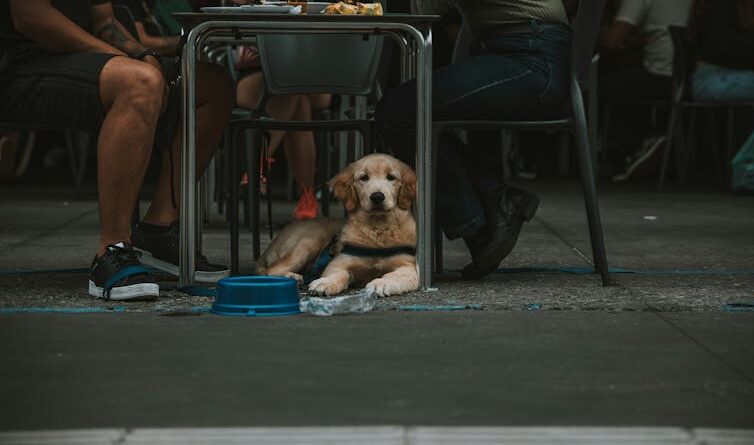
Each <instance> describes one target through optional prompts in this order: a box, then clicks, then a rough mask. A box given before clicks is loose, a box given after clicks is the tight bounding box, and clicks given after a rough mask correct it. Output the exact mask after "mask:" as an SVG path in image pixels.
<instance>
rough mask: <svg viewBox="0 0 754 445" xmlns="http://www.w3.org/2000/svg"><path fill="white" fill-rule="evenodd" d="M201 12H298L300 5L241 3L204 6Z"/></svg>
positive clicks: (299, 11)
mask: <svg viewBox="0 0 754 445" xmlns="http://www.w3.org/2000/svg"><path fill="white" fill-rule="evenodd" d="M201 10H202V12H206V13H208V14H213V13H216V12H233V13H244V14H300V13H301V7H300V6H291V5H269V4H268V5H241V6H205V7H203V8H201Z"/></svg>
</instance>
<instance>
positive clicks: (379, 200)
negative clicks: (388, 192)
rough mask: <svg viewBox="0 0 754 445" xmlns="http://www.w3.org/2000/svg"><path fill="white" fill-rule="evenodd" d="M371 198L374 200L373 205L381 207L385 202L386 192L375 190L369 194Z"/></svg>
mask: <svg viewBox="0 0 754 445" xmlns="http://www.w3.org/2000/svg"><path fill="white" fill-rule="evenodd" d="M369 200H370V201H372V207H377V208H381V207H382V206H383V204H384V203H385V194H384V193H382V192H374V193H372V194H371V195H369Z"/></svg>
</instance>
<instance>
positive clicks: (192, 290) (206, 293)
mask: <svg viewBox="0 0 754 445" xmlns="http://www.w3.org/2000/svg"><path fill="white" fill-rule="evenodd" d="M176 290H177V291H178V292H180V293H182V294H186V295H191V296H192V297H212V298H214V297H216V296H217V290H216V289H214V288H210V287H204V286H184V287H179V288H178V289H176Z"/></svg>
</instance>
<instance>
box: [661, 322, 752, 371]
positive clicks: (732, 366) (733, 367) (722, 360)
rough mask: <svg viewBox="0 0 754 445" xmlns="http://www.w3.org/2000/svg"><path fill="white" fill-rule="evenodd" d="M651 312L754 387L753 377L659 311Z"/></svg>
mask: <svg viewBox="0 0 754 445" xmlns="http://www.w3.org/2000/svg"><path fill="white" fill-rule="evenodd" d="M653 312H654V314H655V315H656V316H657V317H659V318H660V320H662V321H664V322H665V323H666V324H668V325H670V327H672V328H673V329H675V330H676V331H678V332H680V333H681V335H683V336H684V337H686V338H687V339H689V340H691V341H692V342H693V343H694V344H695V345H697V346H698V347H700V348H701V349H702V350H703V351H705V352H706V353H707V354H709V355H710V356H712V357H713V358H715V359H716V360H717V361H719V362H720V363H722V364H723V365H725V367H726V368H728V369H730V370H731V371H733V372H734V373H735V374H738V375H739V376H741V377H743V379H744V380H746V381H747V382H749V383H750V384H752V385H754V377H752V376H750V375H749V374H747V373H746V371H744V370H743V369H741V368H739V367H738V366H736V365H735V364H733V363H731V362H729V361H728V360H726V359H725V357H723V356H722V355H720V354H718V353H716V352H715V351H713V350H712V349H710V348H709V347H708V346H707V345H705V344H704V343H702V342H701V341H700V340H698V339H697V338H696V337H694V336H693V335H691V334H690V333H688V332H686V330H684V329H683V328H682V327H680V326H678V325H677V324H675V323H673V321H672V320H670V319H668V318H667V317H665V316H664V314H663V313H662V312H661V311H653Z"/></svg>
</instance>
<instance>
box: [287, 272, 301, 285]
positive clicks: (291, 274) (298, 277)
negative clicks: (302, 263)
mask: <svg viewBox="0 0 754 445" xmlns="http://www.w3.org/2000/svg"><path fill="white" fill-rule="evenodd" d="M283 276H285V277H287V278H293V279H294V280H296V283H297V284H298V285H299V286H301V285H302V284H304V277H302V276H301V275H300V274H297V273H296V272H286V273H285V274H284V275H283Z"/></svg>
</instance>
